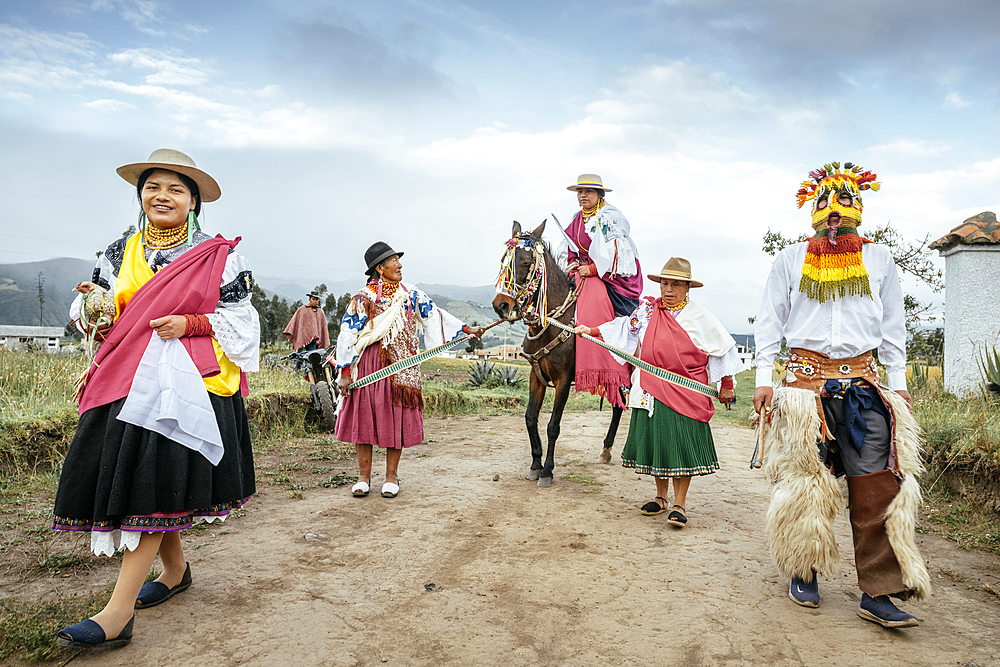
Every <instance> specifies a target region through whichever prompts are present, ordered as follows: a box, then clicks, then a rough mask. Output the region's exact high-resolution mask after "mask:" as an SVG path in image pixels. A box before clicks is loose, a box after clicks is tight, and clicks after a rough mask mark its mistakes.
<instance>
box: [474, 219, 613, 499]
mask: <svg viewBox="0 0 1000 667" xmlns="http://www.w3.org/2000/svg"><path fill="white" fill-rule="evenodd" d="M544 230H545V221H542V224H541V225H539V226H538V227H537V228H536V229H535V230H534V231H532V232H530V233H528V232H525V233H522V232H521V225H520V223H518V222H515V223H514V228H513V230H512V232H511V237H512V238H513V239H516V240H519V241H522V240H523V241H524V243H525V244H529V245H531V246H532V247H533V248H534V247H535V244H539V245H540V248H541V252H542V255H543V261H544V262H545V271H544V275H545V280H546V285H545V291H546V293H547V302H548V311H547V315H548V317H549V318H550V319H556V320H558V321H560V322H562V323H563V324H566V325H569V326H572V325H573V324H572V323H573V316H574V314H575V313H576V308H575V305H576V296H577V294H579V290H578V289H575V288H574V286H573V284H572V283H571V282H570V280H569V277H568V276H567V275H566V274H565V273H564V272H563V270H562V269H560V268H559V266H558V265H557V264H556V261H555V259H554V258H553V257H552V255H551V254H550V253H549V252H548V251H547V249H546V248H545V244H544V242H543V241H542V232H543V231H544ZM534 266H535V262H534V256H533V254H532V251H530V250H527V249H525V248H523V247H517V248H516V249H515V251H514V278H515V284H514V287H515V290H514V292H515V293H514V295H512V296H508V295H506V294H497V296H496V298H495V299H493V310H495V311H496V313H497V315H499V316H500V317H501V318H503V319H505V320H507V321H510V322H514V321H516V320H518V319H524V322H525V324H527V325H528V333H527V335H526V336H525V337H524V343H523V348H522V349H523V350H524V353H523V355H524V357H526V358H527V359H528V361H529V362H531V369H532V372H531V374H530V379H529V382H528V386H529V392H528V408H527V410H525V413H524V423H525V425H526V426H527V427H528V440H529V442H530V443H531V469H530V470H529V472H528V479H537V480H538V486H552V468H553V466H554V465H555V460H554V457H555V449H556V439H557V438H558V437H559V422H560V421H561V420H562V413H563V409H564V408H565V407H566V399H567V398H569V391H570V387H571V386H572V384H573V378H574V376H575V374H576V337H575V336H574V335H573V334H571V333H570V332H568V331H562V330H559V329H557V328H556V327H553V326H544V327H543V326H542V324H541V320H540V318H539V317H538V315H537V313H535V314H532V315H530V316H528V317H525V315H524V311H525V310H530V309H531V307H532V306H535V307H538V302H537V300H538V298H539V295H540V293H541V285H538V284H536V283H537V281H538V280H540V276H541V274H540V273H536V275H534V276H531V275H529V274H530V273H531V270H532V267H534ZM549 385H552V386H553V387H554V388H555V391H556V393H555V398H554V400H553V402H552V417H551V418H550V419H549V424H548V427H547V428H546V434H547V435H548V445H549V446H548V449H547V450H546V452H545V464H544V466H543V465H542V441H541V439H540V438H539V437H538V413H539V411H540V410H541V409H542V401H543V400H544V399H545V390H546V388H547V387H548V386H549ZM621 418H622V409H621V408H619V407H613V408H612V414H611V426H610V427H609V428H608V433H607V435H606V436H605V437H604V449H603V451H602V452H601V457H600V460H601V463H610V462H611V447H612V445H614V443H615V434H616V433H617V432H618V424H619V423H620V422H621Z"/></svg>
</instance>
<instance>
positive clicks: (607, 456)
mask: <svg viewBox="0 0 1000 667" xmlns="http://www.w3.org/2000/svg"><path fill="white" fill-rule="evenodd" d="M598 460H599V461H600V462H601V463H611V448H610V447H605V448H604V449H602V450H601V458H600V459H598Z"/></svg>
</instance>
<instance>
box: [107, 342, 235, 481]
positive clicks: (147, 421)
mask: <svg viewBox="0 0 1000 667" xmlns="http://www.w3.org/2000/svg"><path fill="white" fill-rule="evenodd" d="M118 419H120V420H122V421H123V422H127V423H129V424H135V425H136V426H141V427H142V428H145V429H149V430H150V431H153V432H155V433H159V434H160V435H162V436H164V437H167V438H170V439H171V440H173V441H174V442H177V443H180V444H182V445H184V446H185V447H187V448H189V449H193V450H194V451H196V452H199V453H200V454H201V455H202V456H204V457H205V458H206V459H208V461H209V463H211V464H212V465H218V464H219V461H220V460H222V452H223V447H222V434H221V433H219V423H218V422H217V421H216V419H215V410H213V409H212V402H211V401H210V400H209V398H208V391H207V390H206V389H205V383H204V381H202V379H201V373H199V372H198V368H197V367H196V366H195V365H194V361H192V360H191V356H190V355H189V354H188V351H187V349H186V348H185V347H184V345H183V344H182V343H181V342H180V341H179V340H177V339H174V340H163V339H162V338H160V337H159V336H158V335H156V332H155V331H154V332H152V334H151V337H150V339H149V345H147V346H146V351H145V352H144V353H143V355H142V360H141V361H140V362H139V368H138V369H137V370H136V372H135V377H134V378H133V379H132V387H131V388H130V389H129V392H128V398H126V399H125V405H124V406H122V409H121V412H119V413H118Z"/></svg>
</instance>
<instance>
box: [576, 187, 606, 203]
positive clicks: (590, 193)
mask: <svg viewBox="0 0 1000 667" xmlns="http://www.w3.org/2000/svg"><path fill="white" fill-rule="evenodd" d="M576 200H577V201H578V202H579V203H580V208H594V207H595V206H597V203H598V202H599V201H601V196H600V195H599V194H597V190H594V189H593V188H580V189H579V190H577V191H576Z"/></svg>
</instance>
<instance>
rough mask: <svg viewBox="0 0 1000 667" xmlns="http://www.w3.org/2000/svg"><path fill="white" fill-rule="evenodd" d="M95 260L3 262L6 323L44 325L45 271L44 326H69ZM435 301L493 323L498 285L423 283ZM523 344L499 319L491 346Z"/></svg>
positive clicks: (515, 329)
mask: <svg viewBox="0 0 1000 667" xmlns="http://www.w3.org/2000/svg"><path fill="white" fill-rule="evenodd" d="M93 272H94V262H91V261H87V260H83V259H73V258H60V259H49V260H45V261H42V262H26V263H24V264H0V324H15V325H29V326H37V325H38V323H39V322H38V274H39V273H41V274H42V278H43V280H44V282H43V283H42V290H43V298H44V303H43V304H42V326H64V325H65V324H66V323H67V322H68V321H69V306H70V304H71V303H72V302H73V299H74V298H75V297H76V292H74V291H73V288H74V287H76V284H77V283H78V282H80V281H83V280H90V278H91V276H92V275H93ZM256 280H257V283H258V284H259V285H260V286H261V287H262V288H264V291H265V292H267V294H268V296H272V295H274V294H277V295H278V296H279V297H281V298H284V299H285V300H286V301H288V303H289V304H291V303H294V302H295V301H305V297H306V294H308V293H309V291H310V290H312V289H313V288H315V287H316V285H315V284H308V281H306V280H304V279H297V278H291V279H288V278H280V277H272V276H256ZM325 284H326V286H327V291H328V292H329V293H331V294H337V295H341V294H353V293H354V292H356V291H357V289H358V287H359V285H358V284H357V283H354V282H340V283H325ZM418 287H419V288H420V289H422V290H423V291H424V292H426V293H427V294H429V295H430V296H431V298H432V299H434V302H435V303H437V304H438V305H440V306H441V307H442V308H444V309H445V310H446V311H448V312H449V313H451V314H452V315H454V316H455V317H457V318H459V319H461V320H463V321H465V322H470V323H471V322H477V323H479V324H480V325H485V324H489V323H490V322H493V321H494V320H496V319H497V316H496V314H495V313H494V312H493V307H492V305H491V302H492V301H493V296H494V294H495V290H494V288H493V286H492V285H483V286H481V287H465V286H460V285H424V284H420V285H418ZM505 329H506V330H507V342H508V343H511V344H520V342H521V339H522V338H523V337H524V333H525V331H526V328H525V326H524V325H523V324H515V325H511V326H510V328H508V325H499V326H497V327H495V328H493V329H492V330H490V332H489V334H487V336H486V339H485V341H484V342H485V343H486V347H493V346H495V345H499V344H501V343H503V341H504V330H505Z"/></svg>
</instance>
